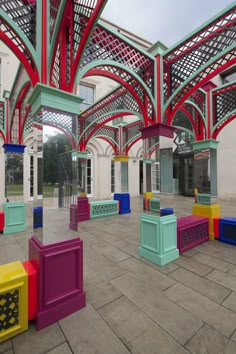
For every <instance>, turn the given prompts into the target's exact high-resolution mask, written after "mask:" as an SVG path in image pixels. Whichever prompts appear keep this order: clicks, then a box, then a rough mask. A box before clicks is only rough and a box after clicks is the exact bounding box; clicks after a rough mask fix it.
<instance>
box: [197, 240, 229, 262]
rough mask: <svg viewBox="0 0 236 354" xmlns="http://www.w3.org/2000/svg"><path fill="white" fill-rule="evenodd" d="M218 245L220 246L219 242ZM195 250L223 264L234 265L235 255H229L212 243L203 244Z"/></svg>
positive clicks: (226, 251) (227, 251)
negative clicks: (219, 260)
mask: <svg viewBox="0 0 236 354" xmlns="http://www.w3.org/2000/svg"><path fill="white" fill-rule="evenodd" d="M218 244H219V245H220V242H218ZM196 250H197V251H199V252H202V253H205V254H208V255H210V256H213V257H215V258H218V259H221V260H223V261H225V262H228V263H232V264H236V254H231V253H230V251H229V250H226V249H222V248H221V247H220V246H217V245H216V244H215V243H214V241H211V242H205V243H203V244H201V245H199V246H196Z"/></svg>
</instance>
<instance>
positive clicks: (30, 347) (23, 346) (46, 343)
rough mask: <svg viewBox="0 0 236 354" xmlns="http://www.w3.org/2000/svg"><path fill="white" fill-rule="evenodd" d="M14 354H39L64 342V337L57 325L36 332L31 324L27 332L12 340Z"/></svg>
mask: <svg viewBox="0 0 236 354" xmlns="http://www.w3.org/2000/svg"><path fill="white" fill-rule="evenodd" d="M12 342H13V348H14V352H15V354H41V353H45V352H47V351H49V350H51V349H53V348H55V347H56V346H58V345H59V344H61V343H63V342H65V337H64V335H63V333H62V331H61V329H60V327H59V326H58V324H57V323H54V324H53V325H51V326H49V327H47V328H44V329H42V330H41V331H36V329H35V326H34V325H33V324H31V325H30V327H29V329H28V331H26V332H24V333H21V334H20V335H18V336H16V337H14V338H13V339H12Z"/></svg>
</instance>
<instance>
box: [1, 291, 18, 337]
mask: <svg viewBox="0 0 236 354" xmlns="http://www.w3.org/2000/svg"><path fill="white" fill-rule="evenodd" d="M0 314H1V316H0V332H1V331H6V330H7V329H9V328H12V327H15V326H16V325H18V324H19V290H18V289H14V290H11V291H10V290H8V291H7V292H5V293H3V294H1V295H0Z"/></svg>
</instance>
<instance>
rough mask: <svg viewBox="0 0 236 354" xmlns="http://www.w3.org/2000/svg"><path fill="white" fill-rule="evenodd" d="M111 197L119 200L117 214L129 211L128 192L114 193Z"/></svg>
mask: <svg viewBox="0 0 236 354" xmlns="http://www.w3.org/2000/svg"><path fill="white" fill-rule="evenodd" d="M113 199H114V200H118V201H119V202H120V210H119V214H129V213H131V209H130V195H129V193H115V194H114V196H113Z"/></svg>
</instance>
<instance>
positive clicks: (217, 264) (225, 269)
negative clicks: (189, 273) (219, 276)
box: [192, 253, 233, 272]
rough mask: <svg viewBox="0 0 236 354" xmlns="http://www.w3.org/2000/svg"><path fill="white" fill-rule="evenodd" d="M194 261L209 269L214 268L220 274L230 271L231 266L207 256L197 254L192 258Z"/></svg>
mask: <svg viewBox="0 0 236 354" xmlns="http://www.w3.org/2000/svg"><path fill="white" fill-rule="evenodd" d="M192 259H194V260H195V261H197V262H199V263H203V264H206V265H208V266H210V267H213V268H216V269H218V270H221V271H222V272H228V271H229V270H231V269H232V267H233V266H232V264H230V263H228V262H225V261H222V260H220V259H218V258H215V257H212V256H209V255H207V254H204V253H198V254H196V255H194V256H193V257H192Z"/></svg>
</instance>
